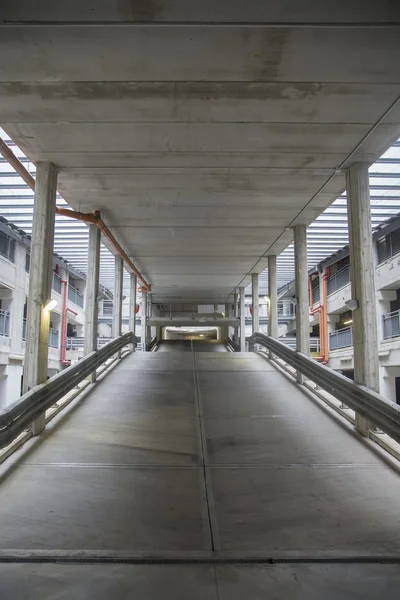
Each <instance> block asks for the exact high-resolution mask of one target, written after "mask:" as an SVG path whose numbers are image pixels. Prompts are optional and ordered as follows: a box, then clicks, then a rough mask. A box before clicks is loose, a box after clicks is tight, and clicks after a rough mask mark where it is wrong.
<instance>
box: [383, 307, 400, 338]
mask: <svg viewBox="0 0 400 600" xmlns="http://www.w3.org/2000/svg"><path fill="white" fill-rule="evenodd" d="M382 318H383V339H384V340H391V339H393V338H396V337H400V310H395V311H393V312H391V313H387V314H385V315H383V317H382Z"/></svg>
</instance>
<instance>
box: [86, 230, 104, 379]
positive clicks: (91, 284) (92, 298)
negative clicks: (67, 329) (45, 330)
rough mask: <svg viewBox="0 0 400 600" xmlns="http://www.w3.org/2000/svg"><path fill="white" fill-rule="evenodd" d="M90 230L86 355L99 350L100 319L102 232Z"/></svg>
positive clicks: (92, 376) (94, 376)
mask: <svg viewBox="0 0 400 600" xmlns="http://www.w3.org/2000/svg"><path fill="white" fill-rule="evenodd" d="M88 228H89V247H88V269H87V276H86V290H85V338H84V355H85V356H86V355H87V354H90V353H91V352H93V350H97V338H98V318H99V303H98V296H99V272H100V239H101V231H100V229H99V228H98V227H97V226H96V225H94V224H90V225H89V226H88ZM88 379H89V381H90V382H91V383H94V382H95V381H96V372H95V371H94V372H93V373H91V374H90V375H89V377H88Z"/></svg>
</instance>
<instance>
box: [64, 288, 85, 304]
mask: <svg viewBox="0 0 400 600" xmlns="http://www.w3.org/2000/svg"><path fill="white" fill-rule="evenodd" d="M68 300H71V302H73V303H74V304H76V306H79V307H80V308H83V295H82V294H81V293H80V292H79V291H78V290H77V289H75V288H74V287H72V285H69V286H68Z"/></svg>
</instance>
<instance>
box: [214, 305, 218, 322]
mask: <svg viewBox="0 0 400 600" xmlns="http://www.w3.org/2000/svg"><path fill="white" fill-rule="evenodd" d="M217 313H218V304H214V319H216V318H217Z"/></svg>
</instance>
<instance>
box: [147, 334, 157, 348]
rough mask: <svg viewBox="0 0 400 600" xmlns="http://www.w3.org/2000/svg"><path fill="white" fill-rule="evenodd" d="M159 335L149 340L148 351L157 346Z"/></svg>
mask: <svg viewBox="0 0 400 600" xmlns="http://www.w3.org/2000/svg"><path fill="white" fill-rule="evenodd" d="M157 341H158V340H157V336H154V337H153V339H152V340H150V342H148V343H147V344H146V352H151V351H152V350H153V348H154V347H155V346H156V344H157Z"/></svg>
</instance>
